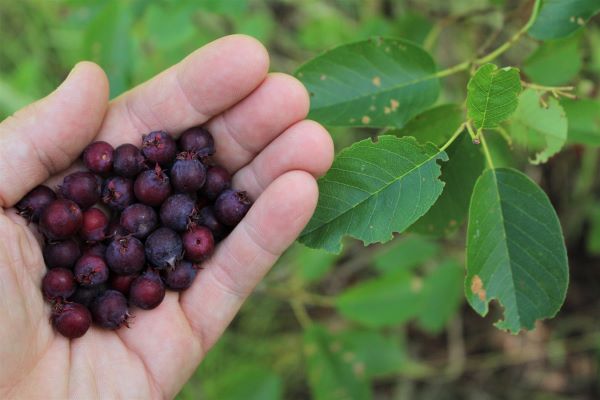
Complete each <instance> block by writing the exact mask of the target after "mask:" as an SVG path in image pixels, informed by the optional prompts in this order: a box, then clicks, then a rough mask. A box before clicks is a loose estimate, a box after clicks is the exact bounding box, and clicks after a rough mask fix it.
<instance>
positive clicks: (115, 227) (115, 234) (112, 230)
mask: <svg viewBox="0 0 600 400" xmlns="http://www.w3.org/2000/svg"><path fill="white" fill-rule="evenodd" d="M128 234H129V232H127V230H126V229H125V228H123V227H122V226H121V221H120V219H119V218H115V219H113V220H112V221H110V223H109V224H108V229H107V230H106V237H107V238H111V239H116V238H120V237H121V236H127V235H128Z"/></svg>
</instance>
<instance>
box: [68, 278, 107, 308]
mask: <svg viewBox="0 0 600 400" xmlns="http://www.w3.org/2000/svg"><path fill="white" fill-rule="evenodd" d="M105 291H106V284H103V283H101V284H99V285H95V286H79V287H78V288H77V290H75V293H73V296H71V297H69V301H71V302H75V303H79V304H81V305H84V306H86V307H89V306H90V305H91V304H92V302H93V301H94V299H95V298H96V297H98V296H99V295H100V294H102V293H104V292H105Z"/></svg>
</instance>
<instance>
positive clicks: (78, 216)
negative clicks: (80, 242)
mask: <svg viewBox="0 0 600 400" xmlns="http://www.w3.org/2000/svg"><path fill="white" fill-rule="evenodd" d="M82 222H83V215H82V213H81V208H79V206H78V205H77V204H75V203H74V202H73V201H71V200H67V199H57V200H54V201H53V202H52V203H50V204H49V205H48V207H46V208H45V209H44V211H43V212H42V215H41V216H40V230H41V231H42V233H43V234H44V235H45V236H46V237H47V238H48V239H50V240H61V239H67V238H68V237H70V236H73V235H75V234H76V233H77V232H78V231H79V229H80V228H81V224H82Z"/></svg>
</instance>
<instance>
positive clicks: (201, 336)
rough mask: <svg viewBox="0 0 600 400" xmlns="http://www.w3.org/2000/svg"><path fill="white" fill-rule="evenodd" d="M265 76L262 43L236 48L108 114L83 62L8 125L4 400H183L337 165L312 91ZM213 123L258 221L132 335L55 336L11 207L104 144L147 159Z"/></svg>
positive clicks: (0, 158)
mask: <svg viewBox="0 0 600 400" xmlns="http://www.w3.org/2000/svg"><path fill="white" fill-rule="evenodd" d="M268 65H269V60H268V55H267V53H266V50H265V49H264V47H262V45H260V44H259V43H258V42H256V41H255V40H254V39H251V38H248V37H245V36H239V35H236V36H229V37H225V38H222V39H219V40H217V41H215V42H213V43H210V44H208V45H207V46H205V47H203V48H201V49H199V50H197V51H196V52H194V53H193V54H191V55H190V56H188V57H187V58H186V59H184V60H183V61H181V62H180V63H179V64H177V65H175V66H173V67H171V68H169V69H168V70H166V71H164V72H162V73H161V74H159V75H157V76H156V77H154V78H153V79H151V80H150V81H148V82H146V83H144V84H142V85H140V86H138V87H136V88H135V89H133V90H131V91H129V92H127V93H125V94H123V95H122V96H120V97H119V98H117V99H115V100H113V101H111V102H108V82H107V79H106V76H105V74H104V73H103V72H102V70H101V69H100V68H99V67H98V66H96V65H94V64H92V63H87V62H84V63H80V64H78V65H77V66H76V67H75V68H74V69H73V71H72V72H71V74H70V75H69V77H68V78H67V80H66V81H65V82H64V83H63V84H62V85H61V86H60V87H59V88H58V89H57V90H56V91H55V92H53V93H52V94H50V95H49V96H48V97H46V98H45V99H42V100H40V101H39V102H36V103H34V104H31V105H30V106H28V107H26V108H24V109H23V110H21V111H19V112H17V113H16V114H15V115H14V116H12V117H10V118H8V119H6V120H5V121H3V122H2V123H1V124H0V321H1V322H2V324H1V326H0V359H1V360H2V364H1V366H0V398H27V399H32V398H43V399H55V398H56V399H63V398H78V399H79V398H81V399H90V398H111V399H114V398H127V399H132V398H144V399H147V398H172V397H174V396H175V394H176V393H177V392H178V391H179V389H180V388H181V387H182V386H183V384H184V383H185V382H186V381H187V379H188V378H189V377H190V375H191V374H192V373H193V371H194V370H195V369H196V367H197V366H198V363H199V362H200V361H201V360H202V358H203V356H204V354H205V353H206V351H208V350H209V349H210V348H211V347H212V346H213V344H214V343H215V342H216V341H217V339H218V338H219V337H220V336H221V334H222V333H223V331H224V330H225V328H226V327H227V325H228V324H229V322H230V321H231V320H232V318H233V317H234V315H235V314H236V312H237V311H238V309H239V308H240V306H241V305H242V303H243V301H244V300H245V298H246V297H247V296H248V295H249V294H250V293H251V291H252V289H253V288H254V287H255V286H256V284H257V283H258V282H259V281H260V279H261V278H262V277H263V276H264V275H265V273H266V272H267V271H268V270H269V268H270V267H271V266H272V265H273V263H274V262H275V261H276V260H277V258H278V257H279V256H280V255H281V253H282V252H283V251H284V250H285V249H286V248H287V247H288V246H289V245H290V244H291V243H292V242H293V241H294V240H295V238H296V237H297V235H298V234H299V233H300V231H301V230H302V228H303V227H304V225H305V224H306V223H307V222H308V220H309V219H310V217H311V215H312V212H313V210H314V208H315V206H316V201H317V196H318V191H317V186H316V182H315V177H316V176H319V175H321V174H323V173H324V172H325V171H326V170H327V169H328V168H329V166H330V164H331V162H332V157H333V145H332V142H331V139H330V137H329V135H328V134H327V132H326V131H325V130H324V129H323V128H322V127H321V126H320V125H318V124H317V123H315V122H311V121H306V120H303V119H304V118H305V116H306V114H307V111H308V106H309V100H308V95H307V93H306V90H305V89H304V87H303V86H302V85H301V84H300V83H299V82H298V81H296V80H295V79H294V78H292V77H289V76H287V75H283V74H267V70H268ZM204 123H206V126H207V127H208V129H209V130H210V132H211V133H212V134H213V136H214V137H215V142H216V151H217V153H216V154H217V157H216V158H217V162H218V163H219V164H221V165H223V166H225V167H226V168H228V169H229V171H230V172H232V173H234V178H233V185H234V187H236V188H239V189H242V190H246V191H248V193H249V194H250V196H251V198H252V199H254V200H255V203H254V205H253V206H252V208H251V209H250V211H249V213H248V214H247V215H246V217H245V218H244V220H243V221H242V222H241V223H240V224H239V225H238V226H237V227H236V228H235V230H234V231H233V232H232V233H231V234H230V235H229V236H228V237H227V239H225V240H224V241H223V242H222V243H220V244H219V246H218V247H217V250H216V252H215V254H214V255H213V257H212V258H211V259H210V260H209V261H207V262H206V263H205V264H204V267H205V268H204V269H203V270H202V271H200V273H199V274H198V276H197V277H196V281H195V282H194V284H193V286H192V287H191V288H190V289H189V290H187V291H186V292H184V293H182V294H179V293H175V292H168V293H167V295H166V297H165V300H164V301H163V303H161V305H160V306H159V307H158V308H156V309H154V310H151V311H143V310H135V315H136V318H135V319H134V322H133V324H132V326H131V328H130V329H126V328H123V329H120V330H118V331H107V330H102V329H99V328H97V327H92V328H91V329H90V331H88V333H87V334H86V335H85V336H83V337H82V338H79V339H76V340H73V341H69V340H68V339H66V338H64V337H62V336H60V335H58V334H56V333H55V332H54V331H53V329H52V327H51V325H50V323H49V322H48V318H49V316H50V306H49V305H47V304H46V303H44V301H43V298H42V294H41V291H40V282H41V279H42V277H43V275H44V273H45V270H46V267H45V266H44V262H43V258H42V254H41V250H40V244H39V243H40V242H39V237H38V236H37V233H36V231H35V228H33V225H31V226H28V225H27V223H26V221H25V220H24V219H23V218H21V217H20V216H18V215H17V213H16V212H15V210H14V209H13V208H12V207H13V206H14V204H15V203H16V202H17V201H18V200H19V199H20V198H21V197H23V195H25V194H26V193H27V192H28V191H29V190H31V189H32V188H33V187H35V186H36V185H38V184H40V183H43V182H45V181H47V180H50V182H54V183H57V182H59V180H60V177H61V176H62V175H64V170H65V169H67V168H68V167H69V166H70V165H71V164H73V163H74V162H75V160H76V159H77V157H78V156H79V154H80V153H81V151H82V150H83V148H84V147H85V146H86V145H87V144H89V143H90V142H92V141H94V140H105V141H107V142H109V143H111V144H112V145H114V146H117V145H119V144H122V143H134V144H136V145H138V146H139V145H140V143H141V135H142V134H144V133H147V132H150V131H153V130H160V129H164V130H166V131H168V132H170V133H173V134H178V133H180V132H181V131H182V130H184V129H185V128H188V127H191V126H195V125H200V124H204Z"/></svg>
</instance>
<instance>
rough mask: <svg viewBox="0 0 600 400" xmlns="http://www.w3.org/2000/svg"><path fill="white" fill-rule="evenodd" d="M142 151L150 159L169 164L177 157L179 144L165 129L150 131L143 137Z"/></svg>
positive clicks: (165, 164) (161, 163)
mask: <svg viewBox="0 0 600 400" xmlns="http://www.w3.org/2000/svg"><path fill="white" fill-rule="evenodd" d="M142 153H143V154H144V156H145V157H146V158H147V159H148V160H150V161H153V162H155V163H158V164H160V165H161V166H163V167H165V166H169V165H171V164H172V163H173V160H174V159H175V155H176V153H177V144H176V143H175V140H174V139H173V138H172V137H171V136H170V135H169V134H168V133H167V132H165V131H155V132H150V133H149V134H147V135H144V136H143V137H142Z"/></svg>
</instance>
